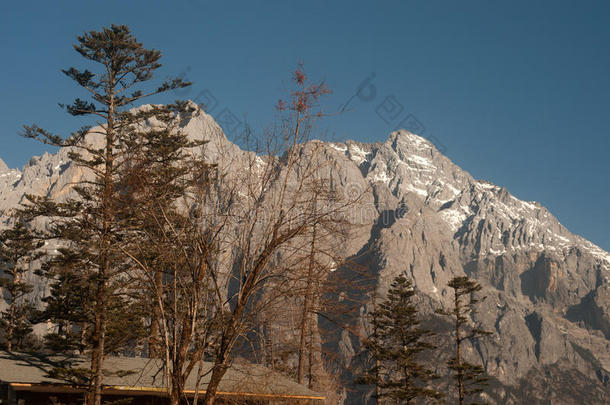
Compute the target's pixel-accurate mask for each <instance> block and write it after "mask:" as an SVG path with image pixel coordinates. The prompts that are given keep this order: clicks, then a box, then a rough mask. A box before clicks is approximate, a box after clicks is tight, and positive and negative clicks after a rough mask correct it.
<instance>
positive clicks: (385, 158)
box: [0, 113, 610, 404]
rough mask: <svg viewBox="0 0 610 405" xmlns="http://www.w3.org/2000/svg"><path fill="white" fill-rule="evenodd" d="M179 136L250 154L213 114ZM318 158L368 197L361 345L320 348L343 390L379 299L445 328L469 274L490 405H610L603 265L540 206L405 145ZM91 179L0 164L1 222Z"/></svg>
mask: <svg viewBox="0 0 610 405" xmlns="http://www.w3.org/2000/svg"><path fill="white" fill-rule="evenodd" d="M184 130H186V131H188V132H189V133H190V134H191V135H192V136H193V137H197V138H205V139H209V140H211V142H210V144H209V145H208V152H207V153H208V155H209V158H210V159H211V160H214V159H218V158H219V156H224V157H226V156H227V154H229V155H231V156H233V157H236V158H235V159H229V160H226V159H223V160H224V161H230V162H239V160H240V159H239V157H238V156H240V155H245V154H246V153H245V152H243V151H241V150H240V149H239V148H238V147H237V146H235V145H234V144H232V143H230V142H229V141H227V140H226V138H225V137H224V135H223V134H222V132H221V130H220V129H219V128H218V126H217V125H216V123H215V122H214V121H213V119H212V118H211V117H210V116H209V115H207V114H205V113H203V114H201V115H199V116H197V117H196V118H194V119H193V120H191V121H190V122H188V123H185V126H184ZM323 149H324V153H323V154H324V159H326V161H327V163H328V164H327V166H326V167H327V170H326V172H325V175H326V176H328V178H329V180H330V183H331V184H332V185H333V186H334V187H337V188H338V189H340V190H342V191H343V192H344V193H346V194H351V193H361V194H363V195H362V198H361V199H360V204H359V205H358V207H354V208H353V209H352V211H351V212H350V215H349V218H350V220H351V221H352V222H353V223H354V229H355V231H354V232H353V237H352V238H351V239H350V240H349V241H348V242H347V243H346V245H345V247H344V252H345V258H346V259H348V262H349V263H355V262H357V263H359V264H360V265H361V266H362V268H363V269H364V272H365V273H366V274H368V275H369V276H370V279H371V280H373V282H371V283H370V284H369V285H368V290H367V291H349V290H346V291H342V292H341V294H338V295H337V299H338V300H339V299H344V298H345V297H346V296H349V295H350V294H353V295H358V297H353V298H355V300H354V301H355V302H362V304H361V305H360V307H359V308H358V309H357V311H355V312H354V315H352V316H351V318H349V319H346V322H347V323H348V324H350V325H352V328H351V331H352V333H348V332H346V331H330V332H331V333H329V334H328V336H330V338H329V340H328V341H327V342H326V344H325V347H326V348H328V349H329V350H331V351H333V352H334V353H335V354H336V355H337V356H335V362H336V363H337V364H339V365H340V366H341V367H342V369H343V370H344V371H343V374H342V376H341V378H342V381H343V383H344V384H346V385H348V383H349V381H350V379H351V375H352V373H353V372H355V371H357V370H358V369H359V368H360V367H362V359H361V357H359V356H358V348H359V338H358V336H359V335H360V336H362V335H364V334H365V333H366V328H367V323H366V320H365V319H366V313H367V311H369V310H370V305H367V304H366V302H367V301H368V300H369V298H370V297H372V296H373V295H374V294H378V295H379V294H380V295H383V294H384V293H385V292H386V291H387V289H388V287H389V283H390V282H391V281H392V279H393V278H394V277H395V276H396V275H398V274H399V273H401V272H404V273H406V274H407V275H408V276H409V277H411V278H412V279H413V280H414V282H415V285H416V288H417V290H418V291H419V297H420V301H421V308H422V313H423V314H425V315H426V316H427V317H428V318H429V322H431V323H432V324H433V325H436V326H437V327H438V328H440V329H442V328H443V327H446V324H445V325H444V324H443V321H442V320H440V319H438V318H436V317H435V315H434V310H435V309H437V308H439V307H442V306H444V305H449V301H448V300H449V298H450V290H449V289H448V288H447V287H446V285H447V282H448V281H449V280H450V279H451V278H452V277H454V276H455V275H460V274H467V275H469V276H471V277H473V278H475V279H476V280H477V281H479V282H480V283H481V284H482V285H483V287H484V290H483V293H484V294H485V295H487V297H488V298H487V300H486V301H484V303H483V304H482V305H481V308H480V311H479V312H478V314H477V315H476V318H477V321H480V322H481V323H482V325H483V327H485V328H486V329H488V330H490V331H493V332H495V333H494V335H493V336H492V337H490V338H489V339H485V340H484V341H481V342H479V343H478V344H476V345H473V346H471V347H469V348H468V349H467V351H466V352H467V355H468V356H469V357H471V359H472V360H474V361H480V362H482V363H483V364H484V366H485V368H486V370H487V372H488V373H489V374H490V375H492V376H493V384H492V385H491V386H490V390H489V400H490V402H494V403H532V404H535V403H540V404H543V403H545V404H546V403H553V404H559V403H565V404H580V403H600V404H602V403H607V398H609V397H610V396H609V395H610V255H609V254H608V253H607V252H604V251H603V250H601V249H600V248H598V247H597V246H595V245H594V244H592V243H591V242H589V241H587V240H585V239H584V238H582V237H580V236H577V235H574V234H572V233H570V232H569V231H568V230H567V229H566V228H565V227H563V226H562V225H561V224H560V223H559V221H558V220H557V219H556V218H555V217H553V216H552V215H551V214H550V213H549V212H548V211H547V210H546V209H545V208H544V207H542V206H541V205H540V204H538V203H535V202H525V201H521V200H519V199H517V198H515V197H514V196H512V195H511V194H510V193H509V192H508V191H507V190H506V189H504V188H502V187H499V186H495V185H493V184H491V183H488V182H486V181H481V180H476V179H474V178H473V177H472V176H470V174H468V173H467V172H466V171H464V170H462V169H460V168H459V167H457V166H456V165H455V164H453V163H452V162H451V161H450V160H449V159H448V158H447V157H445V156H444V155H442V154H441V153H440V152H439V151H438V150H436V148H435V147H434V146H433V145H432V144H431V143H429V142H428V141H426V140H425V139H424V138H421V137H419V136H417V135H414V134H411V133H409V132H406V131H397V132H393V133H392V134H390V136H389V138H388V139H387V141H386V142H384V143H377V144H361V143H355V142H350V141H348V142H346V143H326V144H324V148H323ZM82 176H83V173H82V171H81V169H79V168H77V167H75V166H74V165H73V164H71V163H70V162H69V159H68V157H67V151H65V150H60V151H59V152H57V153H56V154H53V155H50V154H45V155H43V156H41V157H37V158H33V159H32V160H31V161H30V162H29V163H28V164H27V165H26V166H25V167H24V168H23V170H21V171H19V170H9V169H8V168H7V167H6V165H4V164H3V162H2V161H0V212H2V211H4V212H8V211H9V210H10V209H11V208H13V207H15V206H16V205H17V204H18V203H19V202H20V201H21V200H22V198H23V196H24V194H25V193H31V194H49V195H52V196H55V197H56V198H62V197H64V196H66V195H69V193H70V184H71V183H72V182H74V181H75V180H77V179H79V178H80V177H82ZM0 219H2V218H0ZM4 219H6V218H4ZM0 223H1V221H0ZM350 259H351V260H350ZM332 276H333V277H348V278H349V277H352V278H353V277H354V274H353V269H351V268H350V266H343V267H341V268H339V269H337V271H335V272H333V275H332ZM358 300H359V301H358ZM443 325H444V326H443ZM321 327H322V328H323V327H324V325H322V326H321ZM354 331H355V332H354ZM439 363H440V361H439ZM566 381H569V382H571V385H569V384H565V382H566ZM549 387H555V388H553V389H551V388H549ZM368 395H370V393H367V392H366V390H364V391H363V390H362V389H350V388H349V387H347V388H346V389H345V391H344V397H345V398H346V399H347V403H363V402H364V401H365V400H366V398H367V396H368ZM545 401H546V402H545ZM548 401H551V402H548Z"/></svg>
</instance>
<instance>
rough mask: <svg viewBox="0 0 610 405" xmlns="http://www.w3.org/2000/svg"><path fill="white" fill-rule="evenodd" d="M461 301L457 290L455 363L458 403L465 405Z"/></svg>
mask: <svg viewBox="0 0 610 405" xmlns="http://www.w3.org/2000/svg"><path fill="white" fill-rule="evenodd" d="M460 311H461V309H460V299H459V296H458V290H457V289H456V290H455V313H456V314H457V317H456V321H455V342H456V345H455V346H456V350H455V361H456V366H457V369H458V374H457V382H458V403H459V405H464V375H463V371H462V369H461V368H460V366H461V364H462V347H461V343H462V341H461V339H460V321H459V319H460Z"/></svg>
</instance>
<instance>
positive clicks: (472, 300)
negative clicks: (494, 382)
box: [438, 276, 491, 405]
mask: <svg viewBox="0 0 610 405" xmlns="http://www.w3.org/2000/svg"><path fill="white" fill-rule="evenodd" d="M448 285H449V287H451V288H452V289H453V308H452V309H451V310H450V311H438V312H439V313H441V314H443V315H449V316H452V317H453V318H454V322H455V355H454V356H453V357H452V358H451V359H450V360H449V363H448V366H449V369H450V370H452V371H453V372H454V379H455V381H456V386H457V392H458V404H459V405H464V404H468V405H479V404H484V402H479V400H478V398H480V395H479V394H480V393H481V392H482V391H483V387H484V386H485V382H486V381H487V378H486V377H485V370H484V369H483V367H482V366H480V365H477V364H472V363H469V362H467V361H465V360H464V358H463V353H462V348H463V343H464V342H465V341H473V340H476V339H479V338H481V337H484V336H488V335H490V334H491V332H488V331H486V330H484V329H481V328H480V327H478V326H476V325H474V324H473V322H472V318H471V316H472V315H473V314H474V313H475V307H476V305H477V304H478V303H480V302H481V301H483V300H484V299H485V297H479V298H477V297H476V293H478V292H479V291H481V289H482V287H481V285H480V284H479V283H477V282H475V281H473V280H471V279H470V278H468V277H466V276H462V277H454V278H453V279H451V281H450V282H449V284H448ZM466 401H469V402H466Z"/></svg>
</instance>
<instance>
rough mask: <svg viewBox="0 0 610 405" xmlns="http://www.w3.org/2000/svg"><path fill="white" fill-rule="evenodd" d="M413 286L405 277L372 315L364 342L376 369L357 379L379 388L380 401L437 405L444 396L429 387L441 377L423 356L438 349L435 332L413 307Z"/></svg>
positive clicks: (401, 278) (400, 276)
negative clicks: (422, 322) (434, 403)
mask: <svg viewBox="0 0 610 405" xmlns="http://www.w3.org/2000/svg"><path fill="white" fill-rule="evenodd" d="M414 295H415V291H414V289H413V283H412V282H411V281H410V280H408V279H407V278H406V277H405V276H404V275H399V276H398V277H396V278H395V279H394V281H393V282H392V285H391V287H390V290H389V292H388V296H387V298H386V299H385V301H383V302H382V303H381V304H380V305H379V307H378V308H377V309H375V310H374V311H373V312H371V314H370V316H371V326H372V328H373V333H372V334H371V335H370V336H369V337H368V338H367V339H366V340H365V341H364V343H363V346H364V348H365V349H366V350H367V351H368V352H369V353H370V355H371V357H372V359H373V361H374V362H375V365H374V366H373V367H372V368H370V369H368V370H366V371H365V373H364V374H363V375H362V376H360V377H359V378H358V379H357V382H358V383H361V384H373V385H375V386H376V387H378V391H377V392H378V394H377V395H380V396H381V398H377V401H378V402H379V401H380V400H381V399H382V398H387V399H389V400H391V401H392V402H393V403H402V404H413V403H415V401H417V400H418V399H419V400H426V401H428V402H430V401H437V400H440V399H441V398H442V395H441V394H440V393H439V392H438V391H436V390H435V389H434V388H432V387H431V386H430V383H431V381H433V380H434V379H436V378H438V376H437V375H436V374H435V373H434V372H433V371H432V370H430V368H429V367H427V366H426V364H425V362H424V360H423V359H422V357H423V355H424V354H425V353H426V352H428V351H431V350H434V349H435V348H436V346H435V345H433V344H432V343H430V342H429V338H430V337H432V336H433V332H431V331H429V330H427V329H424V328H422V327H421V326H420V320H419V318H418V314H417V308H416V306H415V304H414V303H413V301H412V300H413V296H414Z"/></svg>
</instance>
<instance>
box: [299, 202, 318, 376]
mask: <svg viewBox="0 0 610 405" xmlns="http://www.w3.org/2000/svg"><path fill="white" fill-rule="evenodd" d="M315 212H316V208H315V205H314V215H315ZM315 249H316V226H315V224H314V226H313V229H312V233H311V251H310V253H309V264H308V267H307V285H306V287H305V299H304V302H303V312H302V316H301V325H300V329H301V336H300V339H299V365H298V370H297V381H298V382H299V384H303V382H304V373H305V351H306V350H307V347H306V346H307V336H308V335H311V331H309V330H308V329H309V315H310V312H311V309H310V306H311V300H312V294H313V291H312V290H313V271H314V266H315ZM310 339H311V336H310ZM310 366H311V365H310ZM309 381H310V383H311V377H310V378H309Z"/></svg>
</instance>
